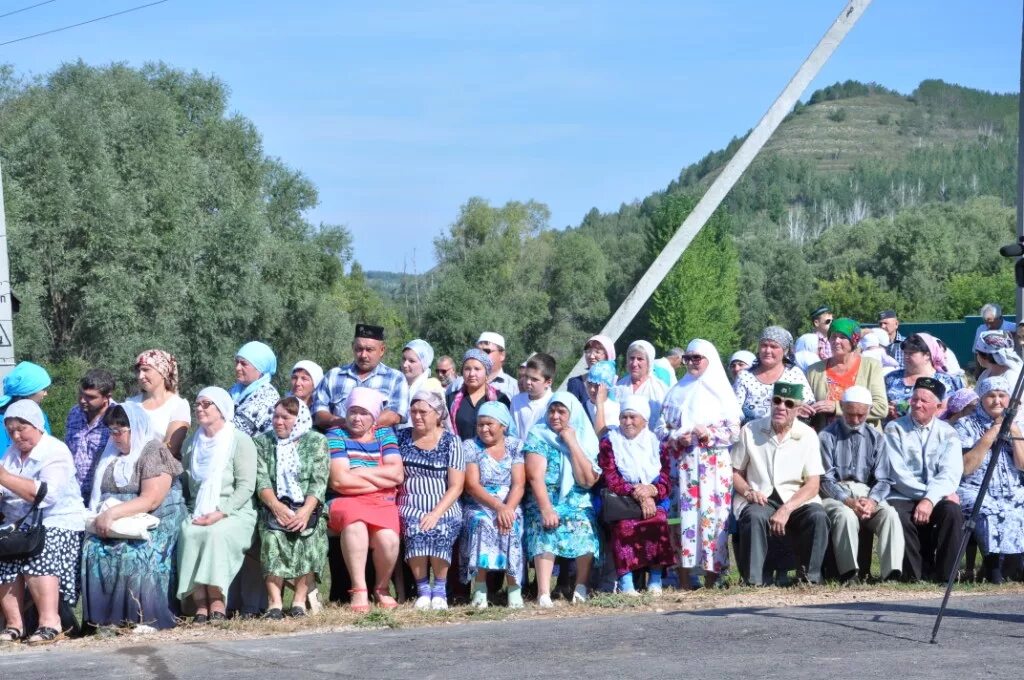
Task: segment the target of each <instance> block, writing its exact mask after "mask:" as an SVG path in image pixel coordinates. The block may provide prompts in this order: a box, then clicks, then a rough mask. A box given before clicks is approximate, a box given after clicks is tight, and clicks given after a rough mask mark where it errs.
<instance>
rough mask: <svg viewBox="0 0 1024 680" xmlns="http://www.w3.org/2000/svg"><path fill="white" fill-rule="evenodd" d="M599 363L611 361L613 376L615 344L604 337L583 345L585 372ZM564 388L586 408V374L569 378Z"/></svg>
mask: <svg viewBox="0 0 1024 680" xmlns="http://www.w3.org/2000/svg"><path fill="white" fill-rule="evenodd" d="M600 361H611V362H612V369H613V375H614V368H615V343H614V342H612V339H611V338H609V337H608V336H606V335H595V336H592V337H591V338H590V339H588V340H587V343H586V344H585V345H583V362H584V363H585V364H586V366H587V371H590V369H591V368H593V367H594V364H596V363H598V362H600ZM565 388H566V389H567V390H569V393H570V394H571V395H572V396H574V397H576V399H577V400H578V401H579V402H580V403H581V404H583V405H584V406H587V400H588V397H589V395H588V393H587V374H586V373H584V374H583V375H577V376H575V377H573V378H569V382H568V383H567V384H566V386H565ZM524 435H525V433H524Z"/></svg>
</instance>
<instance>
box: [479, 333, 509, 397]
mask: <svg viewBox="0 0 1024 680" xmlns="http://www.w3.org/2000/svg"><path fill="white" fill-rule="evenodd" d="M476 348H477V349H478V350H480V351H482V352H485V353H486V354H487V356H489V357H490V358H491V372H490V374H488V376H487V382H489V383H490V384H491V387H493V388H494V389H496V390H498V391H499V392H501V393H503V394H504V395H505V396H506V397H508V398H509V401H511V400H512V397H514V396H516V395H517V394H519V381H518V380H516V379H515V378H513V377H512V376H510V375H509V374H508V373H506V372H505V370H504V367H505V338H504V337H503V336H501V335H499V334H498V333H493V332H491V331H485V332H483V333H481V334H480V337H479V338H477V341H476Z"/></svg>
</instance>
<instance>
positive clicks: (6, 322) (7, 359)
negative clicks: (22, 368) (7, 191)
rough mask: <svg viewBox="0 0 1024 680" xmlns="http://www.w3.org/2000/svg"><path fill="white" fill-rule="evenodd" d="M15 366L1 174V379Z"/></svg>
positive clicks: (5, 212) (9, 268)
mask: <svg viewBox="0 0 1024 680" xmlns="http://www.w3.org/2000/svg"><path fill="white" fill-rule="evenodd" d="M12 368H14V313H13V312H12V311H11V265H10V262H8V260H7V211H6V210H5V209H4V182H3V176H2V174H0V380H2V379H3V378H4V376H6V375H7V374H8V373H10V372H11V369H12Z"/></svg>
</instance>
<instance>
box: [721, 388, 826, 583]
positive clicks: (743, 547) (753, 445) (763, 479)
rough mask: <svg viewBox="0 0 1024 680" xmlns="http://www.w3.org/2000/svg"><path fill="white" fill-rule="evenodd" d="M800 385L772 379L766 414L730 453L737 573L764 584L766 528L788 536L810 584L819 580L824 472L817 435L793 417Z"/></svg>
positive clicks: (800, 395)
mask: <svg viewBox="0 0 1024 680" xmlns="http://www.w3.org/2000/svg"><path fill="white" fill-rule="evenodd" d="M801 404H803V386H801V385H793V384H789V383H783V382H777V383H775V386H774V390H773V396H772V410H771V414H770V415H769V416H767V417H765V418H758V419H757V420H752V421H751V422H749V423H747V424H746V425H744V426H743V428H742V430H741V431H740V440H739V442H738V443H737V444H736V447H735V448H734V449H733V452H732V463H733V485H734V490H735V493H734V494H733V511H734V512H735V513H736V516H737V517H738V518H739V539H740V540H739V555H738V556H737V560H738V562H739V568H740V574H741V575H742V576H743V579H744V580H745V581H746V582H747V583H750V584H752V585H764V584H763V583H762V580H763V574H762V572H763V570H764V562H765V557H766V555H767V552H768V532H769V530H770V531H771V533H772V534H774V535H776V536H787V537H788V538H789V539H790V541H791V542H792V543H793V544H794V547H795V548H796V552H797V556H798V557H799V559H800V565H801V569H802V570H803V572H804V573H805V574H806V578H807V580H808V581H810V582H811V583H821V564H822V561H823V560H824V559H825V550H826V549H827V547H828V517H827V516H826V515H825V511H824V509H822V505H821V499H820V498H819V497H818V490H819V482H820V478H821V475H822V474H823V473H824V470H823V469H822V466H821V452H820V447H819V443H818V435H817V434H815V432H814V430H813V429H811V428H810V427H809V426H807V425H804V424H803V423H801V422H800V421H798V420H797V419H796V416H797V410H798V409H799V408H800V405H801Z"/></svg>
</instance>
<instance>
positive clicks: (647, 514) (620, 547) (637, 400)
mask: <svg viewBox="0 0 1024 680" xmlns="http://www.w3.org/2000/svg"><path fill="white" fill-rule="evenodd" d="M650 413H651V408H650V404H648V402H647V400H646V399H644V398H643V397H638V396H636V395H632V396H630V397H629V398H628V399H626V401H625V403H624V404H623V405H622V411H621V412H620V413H619V426H618V427H616V428H612V429H610V430H609V431H608V434H607V435H606V436H605V437H604V438H603V439H602V440H601V448H600V454H599V455H598V463H599V464H600V466H601V471H602V472H603V477H604V482H605V484H606V485H607V487H608V490H609V491H610V492H612V493H614V494H617V495H619V496H629V497H630V498H632V499H633V500H635V501H636V502H637V503H639V504H640V510H641V511H642V512H643V517H642V518H641V519H622V520H619V521H616V522H612V523H610V526H609V528H610V530H611V552H612V555H613V557H614V559H615V575H616V576H617V577H618V579H619V590H620V591H621V592H623V593H626V594H630V595H632V594H636V588H635V587H634V585H633V572H634V571H636V570H637V569H644V568H650V574H649V577H648V580H647V589H648V591H650V592H651V593H654V594H658V593H661V570H662V568H664V567H670V566H672V564H673V563H674V561H675V556H674V555H673V552H672V540H671V538H670V537H669V530H668V514H667V513H668V507H669V494H670V493H671V488H672V487H671V482H670V481H669V459H668V456H667V455H664V456H663V455H662V454H661V444H660V442H659V441H658V438H657V437H656V436H655V435H654V433H653V432H651V431H650V430H649V429H648V428H647V419H648V418H649V417H650Z"/></svg>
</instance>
